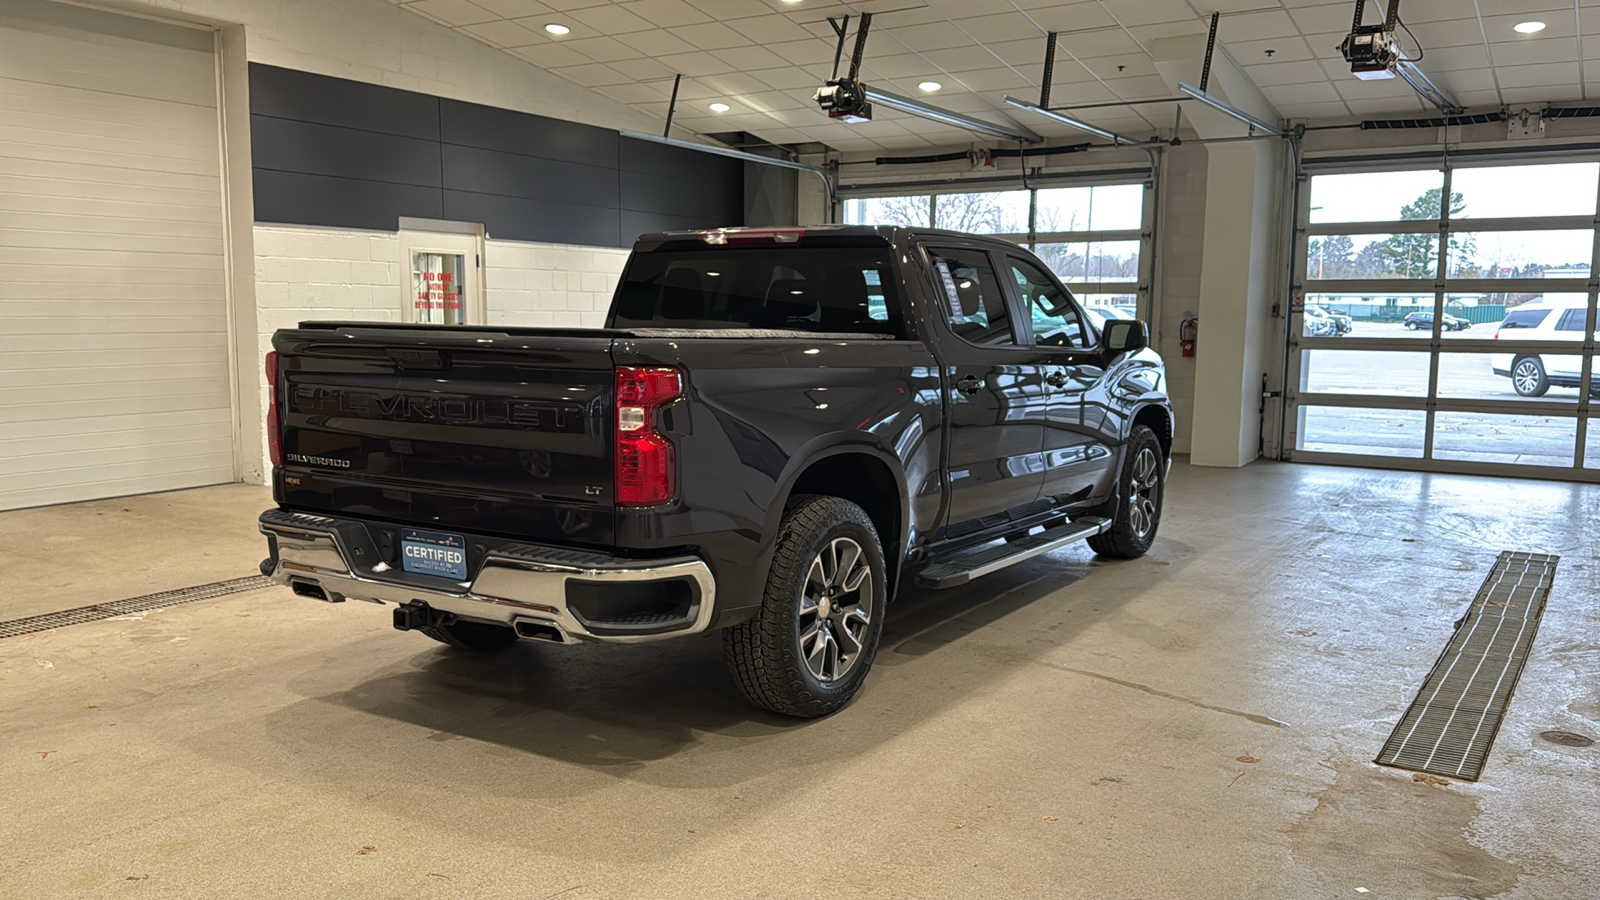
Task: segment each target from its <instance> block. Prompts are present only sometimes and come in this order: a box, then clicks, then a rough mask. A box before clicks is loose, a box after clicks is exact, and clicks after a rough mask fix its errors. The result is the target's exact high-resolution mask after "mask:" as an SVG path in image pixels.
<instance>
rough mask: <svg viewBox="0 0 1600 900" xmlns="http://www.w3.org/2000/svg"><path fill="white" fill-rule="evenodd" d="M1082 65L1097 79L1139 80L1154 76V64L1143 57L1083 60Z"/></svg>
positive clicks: (1110, 57)
mask: <svg viewBox="0 0 1600 900" xmlns="http://www.w3.org/2000/svg"><path fill="white" fill-rule="evenodd" d="M1083 65H1084V67H1085V68H1087V69H1088V70H1089V71H1090V72H1091V73H1093V74H1094V75H1095V77H1097V78H1116V79H1121V78H1139V77H1142V76H1147V75H1151V76H1153V75H1156V74H1158V73H1157V72H1156V64H1155V63H1154V62H1152V61H1151V60H1150V59H1149V58H1148V57H1144V56H1108V57H1106V58H1104V59H1088V60H1084V62H1083Z"/></svg>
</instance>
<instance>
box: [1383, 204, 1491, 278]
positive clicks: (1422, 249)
mask: <svg viewBox="0 0 1600 900" xmlns="http://www.w3.org/2000/svg"><path fill="white" fill-rule="evenodd" d="M1443 193H1444V189H1443V188H1430V189H1428V190H1427V191H1424V192H1423V194H1422V196H1420V197H1418V198H1417V199H1415V200H1413V201H1411V202H1410V203H1408V204H1406V205H1405V206H1404V207H1402V208H1401V210H1400V218H1401V219H1404V220H1406V221H1418V220H1425V219H1438V218H1439V211H1440V198H1441V196H1442V195H1443ZM1466 208H1467V202H1466V198H1465V197H1463V196H1462V195H1461V194H1460V193H1456V192H1452V193H1451V194H1450V215H1451V217H1455V216H1458V215H1460V214H1461V213H1462V212H1464V211H1465V210H1466ZM1371 246H1372V247H1374V248H1376V249H1375V250H1374V251H1373V253H1372V256H1371V262H1372V263H1374V264H1375V271H1372V272H1371V273H1370V274H1369V273H1363V276H1362V277H1366V278H1419V279H1429V280H1431V279H1432V278H1433V277H1434V276H1435V274H1436V272H1437V271H1438V261H1439V236H1438V235H1437V234H1433V233H1423V234H1397V235H1394V236H1393V237H1390V238H1389V239H1388V240H1385V241H1381V242H1379V243H1376V244H1373V245H1371ZM1365 249H1366V248H1364V250H1363V255H1366V254H1365ZM1449 250H1450V259H1451V260H1452V265H1451V268H1453V269H1467V268H1470V267H1472V266H1473V265H1474V263H1473V256H1474V254H1475V250H1476V245H1475V241H1474V240H1473V239H1472V238H1471V237H1470V236H1463V235H1460V234H1453V235H1451V237H1450V247H1449Z"/></svg>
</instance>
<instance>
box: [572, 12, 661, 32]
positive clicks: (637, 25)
mask: <svg viewBox="0 0 1600 900" xmlns="http://www.w3.org/2000/svg"><path fill="white" fill-rule="evenodd" d="M571 16H572V18H573V19H576V20H577V21H579V22H582V23H583V24H584V26H586V27H587V28H588V29H589V30H590V31H591V32H593V33H595V34H604V35H617V34H627V33H628V32H630V31H646V30H649V29H651V28H655V27H657V26H656V25H654V24H652V23H650V22H649V21H647V20H645V19H643V18H641V17H639V16H636V15H634V14H633V13H631V12H628V11H627V10H626V9H623V8H622V7H620V6H596V7H594V8H592V9H579V10H574V11H573V12H572V13H571Z"/></svg>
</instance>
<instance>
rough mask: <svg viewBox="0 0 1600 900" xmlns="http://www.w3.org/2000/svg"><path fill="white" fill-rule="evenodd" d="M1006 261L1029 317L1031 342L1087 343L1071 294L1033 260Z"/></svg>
mask: <svg viewBox="0 0 1600 900" xmlns="http://www.w3.org/2000/svg"><path fill="white" fill-rule="evenodd" d="M1008 262H1009V263H1010V268H1011V277H1012V278H1013V279H1015V280H1016V284H1017V293H1018V294H1019V295H1021V297H1022V302H1023V303H1025V304H1027V307H1028V314H1029V316H1030V317H1031V318H1032V320H1033V342H1034V343H1035V344H1039V345H1042V346H1049V347H1086V346H1088V340H1087V338H1086V337H1085V330H1084V327H1083V316H1082V314H1080V313H1079V312H1078V308H1077V306H1075V305H1074V304H1073V302H1072V297H1071V296H1070V295H1069V294H1068V293H1067V292H1066V291H1064V290H1062V289H1061V288H1060V287H1059V286H1058V285H1057V284H1056V283H1055V282H1054V281H1052V280H1051V279H1050V276H1049V275H1046V274H1045V273H1044V270H1043V269H1041V268H1039V267H1038V266H1036V265H1034V264H1033V263H1030V262H1027V261H1025V260H1021V259H1017V258H1016V257H1010V258H1009V259H1008Z"/></svg>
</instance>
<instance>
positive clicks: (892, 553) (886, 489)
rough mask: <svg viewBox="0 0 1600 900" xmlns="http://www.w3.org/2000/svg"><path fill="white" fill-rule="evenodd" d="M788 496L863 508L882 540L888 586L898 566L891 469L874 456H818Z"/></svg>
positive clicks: (896, 504)
mask: <svg viewBox="0 0 1600 900" xmlns="http://www.w3.org/2000/svg"><path fill="white" fill-rule="evenodd" d="M789 493H790V496H794V495H796V494H821V495H823V496H827V497H838V498H840V499H841V500H849V501H850V502H851V503H854V504H855V505H857V506H859V507H861V509H862V510H863V511H864V512H866V514H867V518H869V519H871V520H872V527H873V528H876V529H877V530H878V540H879V541H881V542H882V543H883V557H884V559H883V562H884V568H885V569H887V570H888V573H889V581H890V587H891V588H892V587H893V582H894V579H895V575H896V573H897V572H898V571H899V568H900V556H901V554H902V552H903V549H902V548H900V526H901V521H900V520H901V516H902V515H903V513H902V511H901V509H900V505H901V504H900V487H899V485H898V484H897V483H896V481H895V478H894V473H893V472H891V471H889V467H888V466H887V465H885V464H884V462H883V461H882V460H880V459H878V458H877V457H875V456H869V455H867V454H865V453H841V454H839V455H837V456H829V457H825V458H823V459H819V460H817V461H816V462H814V463H812V464H811V465H810V466H808V467H807V468H806V470H805V471H804V472H801V473H800V477H799V478H798V479H797V480H796V481H795V483H794V488H793V489H791V490H790V492H789Z"/></svg>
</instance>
